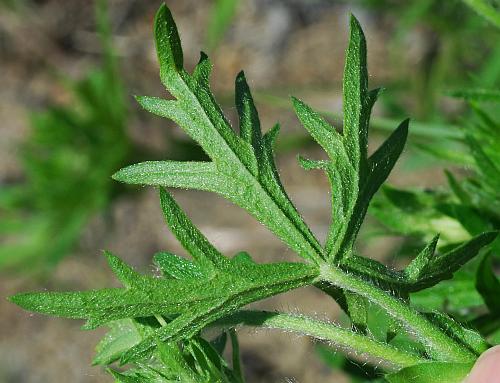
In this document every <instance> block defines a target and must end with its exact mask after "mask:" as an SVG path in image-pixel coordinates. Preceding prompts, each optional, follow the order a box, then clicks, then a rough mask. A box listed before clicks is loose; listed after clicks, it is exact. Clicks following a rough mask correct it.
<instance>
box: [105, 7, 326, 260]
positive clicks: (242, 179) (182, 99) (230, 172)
mask: <svg viewBox="0 0 500 383" xmlns="http://www.w3.org/2000/svg"><path fill="white" fill-rule="evenodd" d="M155 37H156V45H157V50H158V58H159V61H160V77H161V79H162V82H163V84H164V85H165V87H166V88H167V90H169V91H170V93H171V94H172V96H174V98H175V99H174V100H162V99H158V98H154V97H138V101H139V103H140V104H141V105H142V106H143V107H144V108H145V109H147V110H149V111H151V112H152V113H155V114H157V115H159V116H162V117H166V118H169V119H172V120H173V121H175V122H176V123H177V124H178V125H179V126H180V127H181V128H182V129H184V131H185V132H186V133H187V134H188V135H189V136H190V137H191V138H193V139H194V140H195V141H196V142H198V143H199V144H200V146H201V147H202V148H203V150H204V151H205V152H206V154H207V155H208V156H209V157H210V159H211V160H212V162H208V163H191V162H188V163H179V162H174V161H162V162H159V163H151V162H146V163H142V164H137V165H132V166H131V167H128V168H125V169H122V170H120V171H119V172H117V173H116V174H115V175H114V176H113V178H114V179H116V180H119V181H122V182H126V183H132V184H147V185H157V186H164V187H167V186H168V187H180V188H191V189H199V190H207V191H212V192H215V193H218V194H221V195H222V196H224V197H225V198H227V199H229V200H230V201H232V202H234V203H235V204H236V205H238V206H240V207H242V208H243V209H245V210H247V211H248V212H249V213H250V214H251V215H253V216H254V217H255V218H256V219H257V220H258V221H260V222H262V223H263V224H264V225H266V226H267V227H268V228H269V229H270V230H271V231H272V232H273V233H275V234H276V235H277V236H278V237H279V238H281V239H282V240H283V241H284V242H285V243H286V244H287V245H288V246H290V248H292V249H293V250H294V251H296V252H297V253H298V254H299V255H300V256H302V257H303V258H305V259H307V260H310V261H312V262H314V263H319V262H320V261H321V259H322V258H323V250H322V248H321V246H320V244H319V243H318V241H317V239H316V238H315V237H314V235H313V234H312V232H311V230H310V229H309V228H308V226H307V225H306V224H305V223H304V221H303V219H302V217H301V216H300V215H299V213H298V212H297V210H296V209H295V207H294V206H293V204H292V203H291V201H290V199H289V198H288V196H287V194H286V192H285V191H284V188H283V186H282V185H281V182H280V180H279V175H278V172H277V170H276V167H275V164H274V159H273V151H272V145H273V142H274V139H275V137H276V134H277V131H278V128H277V127H275V128H273V129H272V130H271V131H270V132H268V133H266V134H265V135H264V136H262V135H261V132H260V123H259V119H258V114H257V111H256V109H255V106H254V104H253V100H252V97H251V94H250V91H249V89H248V85H247V84H246V80H245V77H244V75H243V73H240V74H239V75H238V77H237V79H236V104H237V109H238V112H239V114H240V136H238V135H237V134H236V133H235V132H234V131H233V130H232V128H231V126H230V124H229V122H228V120H227V118H226V117H225V116H224V114H223V113H222V111H221V109H220V107H219V106H218V105H217V103H216V101H215V99H214V97H213V95H212V93H211V92H210V88H209V84H208V76H209V73H210V70H209V68H210V65H209V62H208V58H207V57H206V56H205V55H202V58H201V60H200V63H199V64H198V66H197V67H196V69H195V70H194V73H193V75H190V74H188V73H187V72H186V71H185V70H184V68H183V67H182V49H181V45H180V41H179V36H178V34H177V29H176V26H175V23H174V21H173V20H172V16H171V14H170V11H168V9H167V7H166V6H164V5H163V6H162V7H161V8H160V10H159V11H158V14H157V17H156V21H155Z"/></svg>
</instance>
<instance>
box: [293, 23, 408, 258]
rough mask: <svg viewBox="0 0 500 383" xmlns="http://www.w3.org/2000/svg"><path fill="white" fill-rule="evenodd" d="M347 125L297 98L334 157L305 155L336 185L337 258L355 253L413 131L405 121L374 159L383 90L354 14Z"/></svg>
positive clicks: (332, 253) (332, 251) (333, 249)
mask: <svg viewBox="0 0 500 383" xmlns="http://www.w3.org/2000/svg"><path fill="white" fill-rule="evenodd" d="M343 87H344V92H343V95H344V100H343V112H344V129H343V134H342V135H341V134H339V133H338V132H337V131H336V130H335V128H333V127H332V126H330V124H329V123H328V122H327V121H326V120H325V119H324V118H323V117H321V116H320V115H319V113H317V112H315V111H314V110H312V109H311V108H310V107H309V106H307V105H306V104H304V103H303V102H302V101H300V100H298V99H295V98H293V99H292V102H293V106H294V109H295V112H296V114H297V116H298V118H299V120H300V121H301V123H302V124H303V125H304V127H305V128H306V129H307V130H308V131H309V133H310V134H311V136H312V137H313V138H314V139H315V140H316V141H317V142H318V143H319V144H320V145H321V147H322V148H323V149H324V150H325V152H326V153H327V154H328V157H329V158H330V161H321V162H319V161H310V160H302V159H301V160H300V161H301V165H302V166H303V167H304V168H306V169H313V168H319V169H323V170H325V171H326V173H327V175H328V179H329V181H330V184H331V189H332V223H331V225H330V230H329V233H328V238H327V242H326V246H325V249H326V251H327V253H328V256H329V258H330V259H331V260H332V261H335V262H339V261H341V260H342V259H343V258H344V257H348V256H351V255H352V248H353V246H354V242H355V240H356V237H357V234H358V232H359V229H360V227H361V224H362V222H363V220H364V217H365V215H366V211H367V209H368V205H369V203H370V200H371V199H372V197H373V195H374V194H375V193H376V191H377V190H378V189H379V188H380V186H381V185H382V183H383V182H384V181H385V180H386V179H387V177H388V175H389V173H390V171H391V170H392V168H393V167H394V165H395V163H396V161H397V159H398V158H399V156H400V155H401V152H402V150H403V148H404V145H405V142H406V139H407V136H408V120H405V121H403V122H402V123H401V124H400V126H399V127H398V128H397V129H396V130H395V131H394V132H393V133H392V134H391V136H390V137H389V138H388V139H387V140H386V141H385V142H384V143H383V144H382V145H381V146H380V148H379V149H378V150H377V151H376V152H375V153H374V154H373V155H372V156H370V157H369V158H368V154H367V146H368V125H369V119H370V114H371V109H372V107H373V104H374V103H375V101H376V99H377V96H378V94H379V93H380V89H374V90H372V91H368V72H367V69H366V41H365V37H364V35H363V31H362V30H361V27H360V25H359V23H358V21H357V20H356V19H355V18H354V17H353V16H352V17H351V33H350V38H349V46H348V48H347V52H346V66H345V70H344V79H343Z"/></svg>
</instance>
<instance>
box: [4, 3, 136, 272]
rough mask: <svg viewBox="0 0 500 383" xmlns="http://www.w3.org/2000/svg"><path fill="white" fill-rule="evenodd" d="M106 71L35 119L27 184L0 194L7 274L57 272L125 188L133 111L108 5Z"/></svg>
mask: <svg viewBox="0 0 500 383" xmlns="http://www.w3.org/2000/svg"><path fill="white" fill-rule="evenodd" d="M96 19H97V24H98V29H99V37H100V41H101V45H102V48H103V52H104V58H103V63H102V65H101V67H99V68H97V69H94V70H92V71H90V72H89V73H88V74H87V75H86V76H85V77H84V78H83V79H81V80H78V81H73V80H70V79H65V80H64V84H65V86H66V88H67V89H68V90H69V92H70V93H71V96H72V97H73V98H74V102H72V103H71V104H70V105H54V106H50V107H48V108H47V109H46V110H44V111H41V112H36V113H33V114H32V115H31V118H30V120H31V132H30V136H29V138H28V140H27V141H26V142H25V143H24V145H23V147H22V149H21V155H20V156H21V158H20V160H21V161H22V167H23V171H24V173H25V174H24V180H22V182H19V183H16V184H13V185H9V186H7V187H4V188H2V190H1V191H0V211H1V213H2V222H1V225H0V234H1V235H2V237H3V240H2V242H3V243H2V245H1V246H0V268H2V269H5V268H7V269H12V268H16V269H18V270H24V271H27V270H28V268H29V269H30V270H31V271H33V270H41V269H44V268H50V267H52V266H53V265H54V264H56V263H57V262H58V261H59V260H60V259H61V258H62V257H63V256H65V255H66V254H67V253H68V252H69V251H70V250H71V248H72V247H73V246H74V245H75V242H77V240H78V238H79V237H80V233H81V231H82V229H83V228H84V227H85V226H86V224H87V222H88V220H89V218H90V217H91V216H92V215H93V214H95V213H96V212H97V211H100V210H102V209H103V208H104V207H106V206H107V204H108V203H109V200H110V199H111V198H112V196H113V195H114V194H116V193H117V190H118V188H117V187H116V185H114V184H113V183H112V182H110V181H109V178H108V175H109V174H110V173H111V172H113V171H115V170H116V169H117V168H119V167H120V166H122V165H123V164H125V163H126V162H128V161H130V158H132V150H131V144H130V141H129V138H128V136H127V134H126V128H127V122H128V118H129V112H128V107H127V100H126V95H125V92H124V85H123V83H122V80H121V78H120V73H119V68H118V64H117V60H116V58H115V53H114V50H113V47H112V42H111V32H110V26H109V21H108V20H107V14H106V3H105V2H104V1H100V2H98V3H97V6H96Z"/></svg>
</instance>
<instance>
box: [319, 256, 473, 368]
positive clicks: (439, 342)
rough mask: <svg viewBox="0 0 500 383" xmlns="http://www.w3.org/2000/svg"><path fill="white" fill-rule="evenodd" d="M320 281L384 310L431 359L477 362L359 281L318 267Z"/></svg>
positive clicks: (433, 328) (395, 302) (430, 326)
mask: <svg viewBox="0 0 500 383" xmlns="http://www.w3.org/2000/svg"><path fill="white" fill-rule="evenodd" d="M320 278H321V280H322V281H324V282H327V283H331V284H333V285H335V286H337V287H340V288H343V289H346V290H349V291H352V292H354V293H356V294H359V295H361V296H363V297H365V298H367V299H368V300H370V301H371V302H373V303H375V304H377V305H378V306H380V307H382V308H383V309H385V310H386V311H387V313H388V314H389V315H391V316H393V317H394V318H396V319H397V320H399V321H400V322H402V323H403V325H404V326H405V327H406V329H407V331H408V332H409V333H410V334H411V335H414V336H415V337H416V338H417V339H418V340H419V341H420V342H421V343H422V344H423V345H424V346H425V347H426V349H427V350H428V352H429V354H430V355H431V356H432V357H433V358H435V359H438V360H441V361H447V362H470V361H474V360H475V359H476V358H477V357H476V356H475V355H474V354H473V353H472V352H471V351H469V350H467V349H465V348H464V347H462V346H461V345H460V344H459V343H457V342H456V341H455V340H453V339H451V338H450V337H448V336H447V335H446V334H445V333H444V332H442V331H441V330H440V329H439V328H438V327H437V326H435V325H434V324H432V323H431V322H429V321H428V320H427V319H426V318H425V317H424V316H423V315H422V314H420V313H419V312H417V311H416V310H414V309H413V308H412V307H410V306H408V305H407V304H406V303H404V302H402V301H400V300H399V299H397V298H395V297H393V296H392V295H390V294H388V293H386V292H385V291H383V290H381V289H379V288H377V287H376V286H373V285H372V284H371V283H369V282H367V281H365V280H363V279H362V278H359V277H357V276H355V275H351V274H347V273H346V272H344V271H342V270H340V269H338V268H336V267H332V266H330V265H326V264H324V265H322V268H321V275H320Z"/></svg>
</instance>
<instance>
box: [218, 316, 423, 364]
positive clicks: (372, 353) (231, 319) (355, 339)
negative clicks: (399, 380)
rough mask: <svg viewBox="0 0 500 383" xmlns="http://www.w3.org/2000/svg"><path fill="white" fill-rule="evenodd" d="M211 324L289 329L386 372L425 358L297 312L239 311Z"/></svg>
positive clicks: (416, 362) (419, 361) (420, 361)
mask: <svg viewBox="0 0 500 383" xmlns="http://www.w3.org/2000/svg"><path fill="white" fill-rule="evenodd" d="M214 325H215V326H222V327H226V326H231V327H234V326H237V325H244V326H251V327H261V328H262V327H263V328H270V329H279V330H284V331H293V332H296V333H299V334H303V335H308V336H311V337H314V338H316V339H320V340H323V341H327V342H330V343H332V346H334V347H335V348H337V349H339V350H341V351H342V352H345V353H347V354H349V355H351V356H353V357H355V358H356V359H362V360H364V361H368V362H370V363H373V364H377V365H378V364H380V361H382V363H383V364H384V368H385V369H386V370H389V371H397V370H399V369H401V368H403V367H407V366H412V365H415V364H418V363H424V362H425V361H426V359H424V358H422V357H420V356H418V355H415V354H411V353H408V352H406V351H402V350H399V349H397V348H396V347H394V346H391V345H389V344H387V343H383V342H379V341H377V340H374V339H371V338H369V337H367V336H364V335H360V334H357V333H355V332H352V331H351V330H347V329H344V328H342V327H339V326H337V325H334V324H330V323H325V322H322V321H318V320H315V319H312V318H309V317H306V316H301V315H291V314H284V313H277V312H269V311H250V310H241V311H238V312H236V313H234V314H232V315H230V316H228V317H226V318H223V319H221V320H219V321H217V322H216V323H215V324H214Z"/></svg>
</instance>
